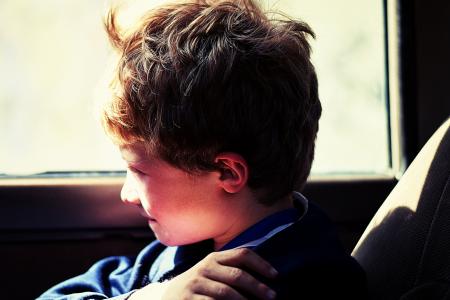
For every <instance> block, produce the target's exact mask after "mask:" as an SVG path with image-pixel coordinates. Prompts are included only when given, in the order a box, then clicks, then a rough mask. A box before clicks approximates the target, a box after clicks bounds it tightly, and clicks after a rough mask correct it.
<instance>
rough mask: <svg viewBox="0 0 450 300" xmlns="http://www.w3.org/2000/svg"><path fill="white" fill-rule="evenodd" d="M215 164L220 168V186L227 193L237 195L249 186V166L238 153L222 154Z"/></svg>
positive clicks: (218, 156) (217, 157)
mask: <svg viewBox="0 0 450 300" xmlns="http://www.w3.org/2000/svg"><path fill="white" fill-rule="evenodd" d="M214 162H215V163H216V164H217V166H218V167H219V172H220V178H219V180H220V185H221V187H222V189H224V190H225V191H226V192H227V193H232V194H234V193H237V192H239V191H240V190H242V188H244V187H245V186H246V185H247V180H248V165H247V162H246V161H245V159H244V158H243V157H242V156H240V155H239V154H237V153H231V152H226V153H220V154H219V155H217V156H216V158H215V160H214Z"/></svg>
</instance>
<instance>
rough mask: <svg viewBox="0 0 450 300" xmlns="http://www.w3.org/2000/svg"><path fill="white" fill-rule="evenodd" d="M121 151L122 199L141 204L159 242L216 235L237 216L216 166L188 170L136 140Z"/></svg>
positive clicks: (189, 240)
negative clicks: (124, 173)
mask: <svg viewBox="0 0 450 300" xmlns="http://www.w3.org/2000/svg"><path fill="white" fill-rule="evenodd" d="M120 151H121V154H122V157H123V159H124V160H125V161H126V163H127V165H128V169H127V177H126V181H125V184H124V186H123V188H122V192H121V198H122V201H124V202H126V203H132V204H135V205H137V206H140V207H141V208H142V214H143V215H144V216H145V217H146V218H147V219H148V223H149V225H150V227H151V229H152V230H153V232H154V233H155V235H156V237H157V238H158V240H160V241H161V242H162V243H163V244H166V245H183V244H190V243H194V242H198V241H201V240H205V239H211V238H213V239H215V240H216V238H217V239H220V238H221V237H223V236H224V235H226V234H227V233H226V232H227V230H228V229H229V227H230V226H232V224H233V223H234V222H235V221H236V220H234V219H235V218H236V217H235V215H236V214H234V213H233V212H234V211H235V209H237V207H236V205H237V204H236V201H232V200H231V199H230V198H229V197H227V195H226V192H224V191H223V189H222V188H221V187H220V185H219V184H218V183H219V181H220V172H203V173H201V174H200V175H192V174H188V173H187V172H185V171H182V170H180V169H177V168H175V167H173V166H171V165H169V164H168V163H166V162H164V161H162V160H161V159H159V158H157V157H154V156H152V155H148V154H147V153H146V151H145V148H144V146H143V145H140V144H133V145H132V146H126V147H121V148H120Z"/></svg>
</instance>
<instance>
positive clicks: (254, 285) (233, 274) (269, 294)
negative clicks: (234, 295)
mask: <svg viewBox="0 0 450 300" xmlns="http://www.w3.org/2000/svg"><path fill="white" fill-rule="evenodd" d="M208 276H209V278H210V279H212V280H214V281H218V282H223V283H225V284H226V285H229V286H232V287H235V288H237V289H238V290H239V291H242V292H245V293H246V294H250V295H252V296H255V297H257V298H258V299H267V300H271V299H274V298H275V296H276V294H275V292H274V291H273V290H271V289H270V288H269V287H268V286H267V285H265V284H263V283H261V282H259V281H258V280H257V279H256V278H255V277H253V276H252V275H250V274H249V273H247V272H245V271H243V270H241V269H239V268H236V267H229V266H220V267H219V268H217V269H215V270H214V272H211V273H209V274H208Z"/></svg>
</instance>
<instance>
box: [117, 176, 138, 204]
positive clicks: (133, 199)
mask: <svg viewBox="0 0 450 300" xmlns="http://www.w3.org/2000/svg"><path fill="white" fill-rule="evenodd" d="M120 198H121V199H122V201H123V202H124V203H129V204H136V205H139V204H141V201H140V200H139V194H138V192H137V191H136V188H135V185H134V181H133V179H132V178H131V175H130V174H129V172H127V177H126V178H125V183H124V184H123V186H122V190H121V191H120Z"/></svg>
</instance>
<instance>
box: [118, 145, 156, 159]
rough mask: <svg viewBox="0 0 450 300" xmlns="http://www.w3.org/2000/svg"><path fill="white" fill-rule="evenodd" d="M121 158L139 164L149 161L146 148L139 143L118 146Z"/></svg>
mask: <svg viewBox="0 0 450 300" xmlns="http://www.w3.org/2000/svg"><path fill="white" fill-rule="evenodd" d="M119 150H120V153H121V155H122V158H123V159H124V160H125V161H128V162H136V163H137V162H141V161H143V160H148V159H149V153H148V150H147V149H146V147H145V146H144V145H142V144H140V143H136V144H131V145H124V146H119Z"/></svg>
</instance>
